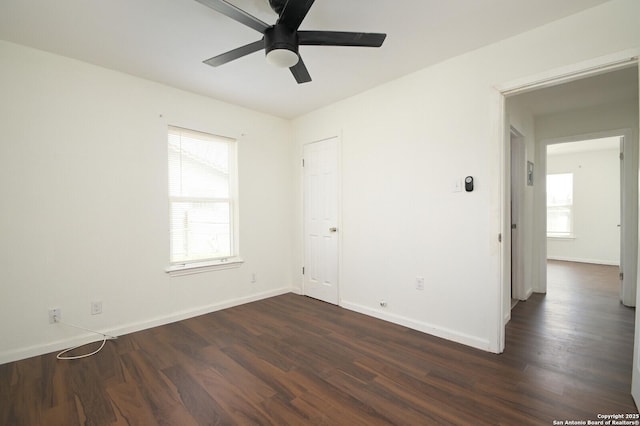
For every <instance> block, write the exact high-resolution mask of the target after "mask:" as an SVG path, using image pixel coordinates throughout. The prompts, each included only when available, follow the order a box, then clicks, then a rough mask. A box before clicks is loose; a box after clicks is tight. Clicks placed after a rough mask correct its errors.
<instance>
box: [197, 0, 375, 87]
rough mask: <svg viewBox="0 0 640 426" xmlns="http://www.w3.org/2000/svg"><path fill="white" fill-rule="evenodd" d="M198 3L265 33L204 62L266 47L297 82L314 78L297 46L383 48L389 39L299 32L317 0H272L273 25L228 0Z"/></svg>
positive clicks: (224, 60) (216, 62) (218, 62)
mask: <svg viewBox="0 0 640 426" xmlns="http://www.w3.org/2000/svg"><path fill="white" fill-rule="evenodd" d="M197 1H198V2H199V3H201V4H203V5H205V6H207V7H210V8H211V9H213V10H215V11H217V12H220V13H222V14H223V15H225V16H227V17H229V18H231V19H233V20H234V21H236V22H239V23H241V24H243V25H246V26H248V27H249V28H252V29H254V30H256V31H258V32H259V33H261V34H262V35H263V37H262V39H261V40H258V41H255V42H253V43H249V44H247V45H245V46H241V47H238V48H236V49H233V50H230V51H228V52H226V53H223V54H221V55H217V56H214V57H213V58H209V59H207V60H206V61H204V63H205V64H207V65H211V66H213V67H217V66H220V65H223V64H226V63H227V62H231V61H233V60H235V59H238V58H241V57H243V56H246V55H248V54H250V53H254V52H257V51H258V50H262V49H264V50H265V53H266V58H267V62H269V63H271V64H273V65H275V66H277V67H280V68H289V70H290V71H291V74H293V77H294V78H295V79H296V81H297V82H298V84H300V83H307V82H309V81H311V76H310V75H309V71H307V67H306V66H305V64H304V61H303V60H302V58H301V57H300V54H299V53H298V46H301V45H307V46H356V47H380V46H382V43H383V42H384V40H385V38H386V36H387V35H386V34H382V33H356V32H344V31H298V28H300V25H301V24H302V21H303V20H304V18H305V16H307V13H308V12H309V9H310V8H311V6H312V5H313V2H314V1H315V0H269V5H270V6H271V8H272V9H273V11H274V12H276V13H277V14H278V20H277V21H276V23H275V24H274V25H268V24H266V23H264V22H262V21H261V20H259V19H258V18H256V17H255V16H253V15H250V14H248V13H247V12H245V11H244V10H242V9H239V8H237V7H236V6H234V5H232V4H231V3H229V2H227V1H225V0H197Z"/></svg>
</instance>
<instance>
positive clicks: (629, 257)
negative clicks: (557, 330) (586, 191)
mask: <svg viewBox="0 0 640 426" xmlns="http://www.w3.org/2000/svg"><path fill="white" fill-rule="evenodd" d="M618 136H619V137H621V138H624V139H625V140H627V141H630V140H631V129H619V130H605V131H602V132H594V133H587V134H581V135H575V136H566V137H562V138H554V139H546V140H542V141H540V144H539V145H538V146H537V148H539V149H538V150H537V151H536V155H538V154H539V157H538V159H537V163H538V170H539V180H540V188H536V190H537V191H538V195H539V199H541V200H543V199H545V198H544V196H543V195H544V194H543V193H542V192H540V191H542V190H543V188H546V183H547V182H546V177H547V147H548V146H549V145H555V144H560V143H569V142H580V141H587V140H592V139H601V138H608V137H618ZM634 151H635V149H634V148H633V147H632V146H631V144H630V143H625V144H623V146H622V154H623V155H624V157H625V158H626V159H627V160H626V161H627V165H628V164H629V163H628V162H629V160H630V159H631V156H632V155H633V154H634ZM632 170H633V168H632V167H626V168H623V165H622V164H620V173H621V176H620V202H621V206H620V216H621V221H622V222H621V225H622V229H627V230H629V229H630V230H632V231H633V230H634V228H635V227H634V225H633V220H632V219H633V218H634V217H635V218H636V226H637V223H638V221H637V219H638V212H637V210H636V211H635V212H634V211H633V206H632V205H630V204H629V202H630V201H634V197H630V196H628V195H627V194H626V191H625V188H629V187H630V185H631V183H632V182H631V181H632V180H633V178H634V175H633V173H632ZM636 178H637V177H636ZM635 201H638V198H637V196H636V197H635ZM538 204H540V205H534V209H536V212H535V213H534V214H535V215H539V217H540V218H539V222H536V223H537V224H539V228H538V229H536V230H535V232H536V233H537V234H541V233H543V232H544V230H545V229H546V227H547V216H546V206H545V205H542V204H544V203H538ZM636 204H637V203H636ZM636 231H637V228H636ZM637 234H638V233H637V232H627V233H626V234H621V235H620V246H621V250H620V263H621V265H624V264H626V265H631V264H633V263H636V261H637V254H638V253H637V251H636V250H634V249H633V240H632V236H633V235H635V236H636V237H637ZM542 246H544V247H538V250H539V251H538V254H539V260H540V262H539V265H537V267H538V268H539V270H540V275H539V281H538V287H537V288H536V290H537V291H538V292H539V293H546V292H547V264H546V259H547V247H546V244H542ZM634 258H635V259H634ZM634 272H635V271H631V268H627V271H626V273H625V276H626V278H625V279H624V280H623V282H622V283H621V287H620V300H621V301H622V302H623V303H624V304H625V305H626V306H635V293H636V292H635V288H636V286H634V285H633V282H634V281H635V282H636V285H637V272H635V273H634Z"/></svg>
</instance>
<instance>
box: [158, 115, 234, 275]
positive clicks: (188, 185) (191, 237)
mask: <svg viewBox="0 0 640 426" xmlns="http://www.w3.org/2000/svg"><path fill="white" fill-rule="evenodd" d="M168 151H169V204H170V209H169V215H170V230H169V233H170V263H171V264H172V265H176V264H188V263H194V262H202V261H208V260H220V259H226V258H229V257H232V256H234V255H236V253H235V250H234V241H235V239H236V238H235V236H234V232H235V231H234V229H235V227H234V225H235V224H234V209H235V208H236V201H235V200H236V194H235V187H236V185H235V176H236V172H235V141H234V140H233V139H228V138H224V137H220V136H215V135H210V134H207V133H201V132H196V131H192V130H186V129H182V128H178V127H169V137H168Z"/></svg>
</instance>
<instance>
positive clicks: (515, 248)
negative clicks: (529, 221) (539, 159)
mask: <svg viewBox="0 0 640 426" xmlns="http://www.w3.org/2000/svg"><path fill="white" fill-rule="evenodd" d="M525 161H526V159H525V146H524V141H523V139H522V137H521V136H520V135H519V134H517V133H516V132H515V129H512V131H511V299H518V300H525V299H526V294H525V290H524V287H525V286H524V263H523V262H522V252H523V236H524V235H523V233H522V231H523V229H522V224H523V222H524V220H523V216H524V212H523V204H524V200H523V195H524V186H525V178H526V175H525Z"/></svg>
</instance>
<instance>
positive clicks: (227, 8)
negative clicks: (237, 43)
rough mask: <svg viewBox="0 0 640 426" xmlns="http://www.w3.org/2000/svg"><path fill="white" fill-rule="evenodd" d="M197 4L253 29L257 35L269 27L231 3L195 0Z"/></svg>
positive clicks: (216, 0) (218, 0)
mask: <svg viewBox="0 0 640 426" xmlns="http://www.w3.org/2000/svg"><path fill="white" fill-rule="evenodd" d="M196 1H197V2H198V3H201V4H203V5H205V6H208V7H210V8H211V9H213V10H215V11H217V12H220V13H222V14H223V15H226V16H228V17H229V18H231V19H233V20H234V21H238V22H240V23H241V24H244V25H246V26H247V27H249V28H253V29H254V30H256V31H258V32H259V33H264V32H265V30H266V29H267V28H269V27H270V25H268V24H266V23H264V22H262V21H261V20H259V19H258V18H256V17H255V16H253V15H249V14H248V13H247V12H245V11H244V10H242V9H238V8H237V7H235V6H234V5H232V4H231V3H228V2H226V1H224V0H196Z"/></svg>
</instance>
